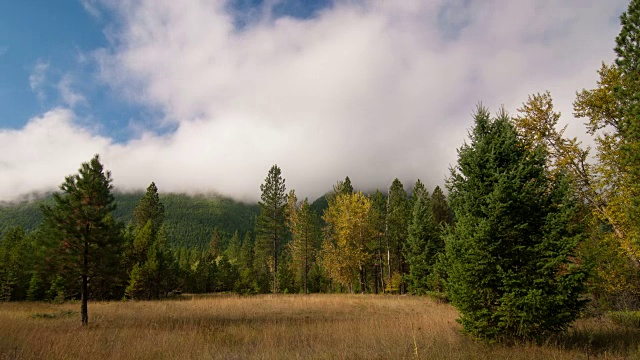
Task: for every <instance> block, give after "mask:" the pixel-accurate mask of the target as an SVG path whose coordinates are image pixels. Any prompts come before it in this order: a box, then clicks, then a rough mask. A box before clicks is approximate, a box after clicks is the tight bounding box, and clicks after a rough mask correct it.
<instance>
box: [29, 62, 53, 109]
mask: <svg viewBox="0 0 640 360" xmlns="http://www.w3.org/2000/svg"><path fill="white" fill-rule="evenodd" d="M48 71H49V63H48V62H45V61H42V60H38V61H37V62H36V64H35V65H34V66H33V69H32V70H31V75H29V86H31V90H32V91H33V92H34V93H36V95H37V96H38V99H40V100H43V99H44V98H45V93H44V86H45V83H46V81H47V72H48Z"/></svg>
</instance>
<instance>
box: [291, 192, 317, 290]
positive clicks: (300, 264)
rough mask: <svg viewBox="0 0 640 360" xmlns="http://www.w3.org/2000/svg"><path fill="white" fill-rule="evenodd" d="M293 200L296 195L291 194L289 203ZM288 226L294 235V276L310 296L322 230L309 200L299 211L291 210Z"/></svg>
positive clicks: (292, 244)
mask: <svg viewBox="0 0 640 360" xmlns="http://www.w3.org/2000/svg"><path fill="white" fill-rule="evenodd" d="M291 199H295V194H294V193H289V201H291ZM288 225H289V231H290V232H291V234H292V235H293V239H292V241H291V242H290V243H289V246H290V253H291V260H292V261H291V268H292V270H293V275H294V277H295V279H296V282H297V283H298V284H299V285H300V288H301V289H302V291H303V292H304V293H305V294H308V293H309V271H310V270H311V269H312V267H313V265H314V263H315V258H316V256H315V255H316V249H317V246H318V239H319V237H320V229H319V221H318V218H317V215H316V213H315V212H314V211H313V210H311V206H310V205H309V201H308V200H307V199H304V201H303V202H302V203H301V204H300V205H299V209H298V207H297V206H293V209H292V210H290V215H289V222H288Z"/></svg>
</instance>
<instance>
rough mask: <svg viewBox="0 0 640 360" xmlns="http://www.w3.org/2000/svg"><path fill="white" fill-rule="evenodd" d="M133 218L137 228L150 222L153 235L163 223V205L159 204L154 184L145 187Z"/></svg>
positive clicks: (158, 196)
mask: <svg viewBox="0 0 640 360" xmlns="http://www.w3.org/2000/svg"><path fill="white" fill-rule="evenodd" d="M133 218H134V219H135V222H136V226H137V227H138V228H142V227H144V226H145V225H146V224H147V222H148V221H151V226H152V231H153V234H154V235H155V233H156V232H158V230H159V229H160V227H161V226H162V224H163V223H164V205H163V204H162V203H161V202H160V195H159V194H158V188H157V187H156V184H155V183H154V182H152V183H151V184H150V185H149V186H148V187H147V192H146V193H145V194H144V196H143V197H142V199H140V202H139V203H138V205H137V206H136V208H135V209H134V210H133Z"/></svg>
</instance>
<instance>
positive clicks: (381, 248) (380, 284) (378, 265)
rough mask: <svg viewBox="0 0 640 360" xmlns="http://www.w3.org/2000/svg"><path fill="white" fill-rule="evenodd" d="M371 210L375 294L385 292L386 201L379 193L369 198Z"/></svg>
mask: <svg viewBox="0 0 640 360" xmlns="http://www.w3.org/2000/svg"><path fill="white" fill-rule="evenodd" d="M370 200H371V208H372V226H373V231H374V248H373V254H375V255H374V256H375V258H374V262H373V264H374V265H373V267H374V269H373V274H375V276H374V279H375V280H374V286H373V289H374V292H375V293H376V294H377V293H378V292H379V291H383V292H384V290H385V276H384V274H385V264H386V261H385V259H386V251H385V249H386V247H385V246H386V236H385V234H386V233H385V229H386V222H387V199H386V198H385V196H384V195H383V194H382V192H380V190H376V192H375V193H374V194H373V195H372V196H371V199H370Z"/></svg>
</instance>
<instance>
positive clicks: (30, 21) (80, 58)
mask: <svg viewBox="0 0 640 360" xmlns="http://www.w3.org/2000/svg"><path fill="white" fill-rule="evenodd" d="M89 4H92V3H91V2H85V3H84V4H83V3H82V2H81V1H79V0H62V1H58V2H56V3H55V4H53V3H52V2H51V1H48V0H28V1H12V2H5V3H4V4H3V5H0V108H1V109H3V111H2V114H1V115H0V126H2V127H3V128H14V129H16V128H20V127H22V126H24V125H25V124H26V123H27V121H28V120H29V119H30V118H32V117H34V116H37V115H39V114H41V113H43V112H45V111H46V110H48V109H50V108H53V107H56V106H60V105H62V106H64V105H65V104H64V103H65V101H64V99H62V98H61V97H62V95H61V94H60V90H59V89H58V86H59V84H60V82H61V80H62V79H63V78H64V77H65V76H67V77H69V78H71V79H72V80H70V81H69V83H70V84H69V86H72V87H73V88H74V89H77V90H76V91H81V93H82V96H83V98H84V99H85V100H84V101H82V102H81V103H80V104H78V105H77V106H75V111H76V113H78V114H79V115H81V116H82V117H86V118H88V119H95V118H99V119H100V120H99V124H98V125H99V127H98V128H97V129H96V130H97V131H99V133H101V134H103V135H106V136H109V137H111V138H113V139H114V140H115V141H117V142H126V141H127V140H128V139H129V138H130V137H131V136H135V135H136V132H135V131H131V129H129V123H130V122H137V123H141V124H143V125H144V126H148V127H154V131H155V132H157V133H167V132H170V131H171V130H173V129H174V127H172V126H168V127H165V126H159V125H158V124H154V121H153V120H152V119H153V118H156V117H161V116H162V115H161V114H159V113H158V112H156V111H154V109H152V108H149V107H146V106H144V105H142V104H136V103H132V102H130V101H127V99H123V98H122V97H121V96H119V95H118V94H117V92H116V93H114V92H113V91H112V89H110V88H109V86H108V84H105V83H104V82H103V81H100V80H99V79H97V77H96V73H97V69H96V64H95V63H93V62H91V61H90V60H87V59H86V58H87V57H90V56H91V53H92V52H93V51H95V50H96V49H102V48H107V47H108V46H109V42H108V40H107V36H106V34H105V29H108V28H109V26H111V25H112V22H113V21H114V20H115V19H114V18H113V17H112V16H111V15H112V14H111V13H110V12H108V11H100V12H99V15H97V16H96V14H95V13H94V14H92V13H91V10H90V9H88V8H87V7H86V6H89ZM85 5H86V6H85ZM266 5H267V4H265V2H264V0H234V1H231V2H229V3H228V6H229V12H230V13H233V14H234V15H235V16H236V26H238V28H243V27H244V26H246V25H247V24H250V22H251V21H252V20H255V19H256V18H259V17H261V16H263V15H264V12H265V7H266ZM331 5H332V2H331V1H330V0H318V1H304V0H291V1H286V2H280V3H276V4H275V5H274V6H273V8H272V9H271V13H272V16H274V17H283V16H291V17H294V18H300V19H307V18H312V17H313V16H315V15H316V14H317V13H318V11H321V10H322V9H325V8H328V7H330V6H331ZM94 6H95V8H96V9H99V10H104V9H103V8H101V7H100V6H99V4H95V5H94ZM38 65H40V66H42V67H44V68H46V70H43V72H42V73H43V74H42V76H43V79H42V82H41V83H40V84H39V85H38V88H37V89H33V88H32V85H31V82H30V77H31V76H32V75H33V74H34V69H36V67H38ZM93 125H94V126H95V125H96V124H93Z"/></svg>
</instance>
